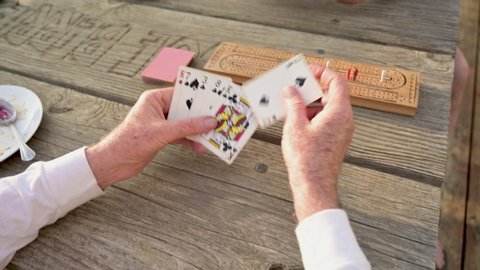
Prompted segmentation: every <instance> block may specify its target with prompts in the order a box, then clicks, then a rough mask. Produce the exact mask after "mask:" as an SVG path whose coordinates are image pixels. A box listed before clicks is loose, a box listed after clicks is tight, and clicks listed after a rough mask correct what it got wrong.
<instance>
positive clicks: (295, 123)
mask: <svg viewBox="0 0 480 270" xmlns="http://www.w3.org/2000/svg"><path fill="white" fill-rule="evenodd" d="M312 68H313V69H314V70H315V71H314V73H315V76H316V77H317V78H319V79H320V84H321V86H322V89H323V91H324V96H323V97H322V104H321V106H320V107H308V108H307V107H306V106H305V104H304V103H303V101H302V98H301V96H300V95H299V93H298V90H297V89H296V88H295V87H293V86H290V87H288V88H286V89H284V93H283V94H284V100H285V104H286V108H287V116H286V119H285V125H284V127H283V137H282V152H283V157H284V160H285V163H286V165H287V169H288V176H289V181H290V186H291V188H292V192H293V199H294V205H295V213H296V215H297V219H298V221H299V222H301V221H302V220H303V219H305V218H306V217H308V216H310V215H312V214H314V213H316V212H319V211H321V210H325V209H330V208H338V203H337V195H336V186H337V178H338V176H339V173H340V169H341V166H342V162H343V159H344V156H345V153H346V151H347V148H348V146H349V144H350V142H351V139H352V136H353V131H354V122H353V115H352V107H351V105H350V96H349V91H348V88H347V84H346V82H345V79H344V78H343V77H341V76H340V75H339V74H337V73H335V72H333V71H332V70H330V69H325V68H323V67H320V66H313V67H312Z"/></svg>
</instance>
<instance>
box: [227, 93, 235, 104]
mask: <svg viewBox="0 0 480 270" xmlns="http://www.w3.org/2000/svg"><path fill="white" fill-rule="evenodd" d="M228 100H230V101H231V102H232V103H237V95H233V96H230V97H228Z"/></svg>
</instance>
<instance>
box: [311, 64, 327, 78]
mask: <svg viewBox="0 0 480 270" xmlns="http://www.w3.org/2000/svg"><path fill="white" fill-rule="evenodd" d="M323 68H325V67H324V66H321V65H319V64H310V70H311V71H312V72H313V75H315V78H316V79H317V80H319V79H320V75H321V73H319V71H320V70H321V69H323Z"/></svg>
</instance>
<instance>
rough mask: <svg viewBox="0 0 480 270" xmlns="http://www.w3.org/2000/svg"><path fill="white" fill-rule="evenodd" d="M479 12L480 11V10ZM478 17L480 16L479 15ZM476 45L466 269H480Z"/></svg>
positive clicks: (479, 76) (479, 119)
mask: <svg viewBox="0 0 480 270" xmlns="http://www.w3.org/2000/svg"><path fill="white" fill-rule="evenodd" d="M477 10H480V8H479V9H477ZM477 12H480V11H477ZM477 16H480V15H479V14H478V13H477ZM477 27H478V26H477ZM477 34H478V33H477ZM476 45H477V47H476V48H477V49H476V52H477V55H476V57H477V58H476V59H477V61H476V64H477V65H476V66H475V88H474V89H475V92H474V100H473V114H472V121H473V125H472V141H471V153H470V166H469V183H468V191H467V192H468V195H467V198H468V200H467V212H466V217H465V219H466V226H465V242H464V251H465V253H464V264H463V266H464V268H465V269H479V268H480V257H479V256H478V254H479V252H480V180H479V179H480V109H479V108H480V83H479V82H480V68H479V65H478V63H479V62H478V61H479V60H480V55H479V53H478V52H479V50H480V45H479V43H478V41H477V44H476Z"/></svg>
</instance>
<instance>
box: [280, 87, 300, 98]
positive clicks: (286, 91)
mask: <svg viewBox="0 0 480 270" xmlns="http://www.w3.org/2000/svg"><path fill="white" fill-rule="evenodd" d="M296 94H297V89H295V88H294V87H293V86H287V87H285V88H283V96H284V97H285V98H292V97H294V96H295V95H296Z"/></svg>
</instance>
